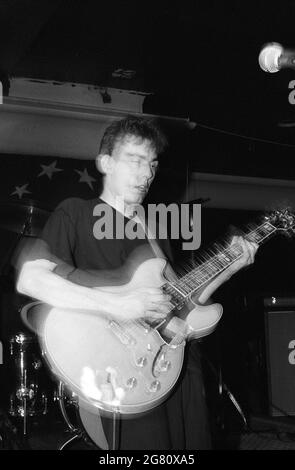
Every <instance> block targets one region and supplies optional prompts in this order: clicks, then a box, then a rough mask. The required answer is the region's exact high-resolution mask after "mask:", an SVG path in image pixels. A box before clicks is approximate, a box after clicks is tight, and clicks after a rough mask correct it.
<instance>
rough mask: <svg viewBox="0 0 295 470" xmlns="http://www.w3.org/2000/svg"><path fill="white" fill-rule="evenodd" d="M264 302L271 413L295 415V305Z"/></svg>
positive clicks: (273, 414)
mask: <svg viewBox="0 0 295 470" xmlns="http://www.w3.org/2000/svg"><path fill="white" fill-rule="evenodd" d="M264 305H265V306H266V307H267V308H266V310H265V340H266V365H267V379H268V394H269V413H270V414H271V415H272V416H286V415H295V306H294V307H293V305H292V307H291V308H290V309H287V308H283V309H282V308H278V309H276V308H275V307H276V305H273V306H272V307H270V306H267V305H266V303H264Z"/></svg>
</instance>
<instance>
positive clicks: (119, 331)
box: [109, 320, 136, 346]
mask: <svg viewBox="0 0 295 470" xmlns="http://www.w3.org/2000/svg"><path fill="white" fill-rule="evenodd" d="M109 327H110V328H111V329H112V331H113V333H114V335H115V336H117V338H118V339H119V340H120V341H121V343H122V344H124V345H125V346H135V344H136V339H135V338H134V337H133V336H131V335H130V334H129V333H128V332H127V331H126V330H125V328H123V327H122V326H121V325H119V323H117V322H116V321H114V320H110V321H109Z"/></svg>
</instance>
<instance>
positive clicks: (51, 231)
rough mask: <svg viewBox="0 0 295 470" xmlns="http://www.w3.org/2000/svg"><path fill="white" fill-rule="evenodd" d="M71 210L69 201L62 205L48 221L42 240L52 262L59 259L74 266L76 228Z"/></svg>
mask: <svg viewBox="0 0 295 470" xmlns="http://www.w3.org/2000/svg"><path fill="white" fill-rule="evenodd" d="M69 209H70V203H69V201H65V202H63V203H61V204H60V205H59V206H58V207H57V208H56V209H55V211H54V212H53V213H52V214H51V216H50V217H49V219H48V220H47V223H46V225H45V227H44V229H43V231H42V234H41V237H40V238H41V240H42V241H43V242H45V244H46V246H47V248H48V251H49V253H50V256H51V258H50V259H51V260H53V261H55V260H56V258H57V259H58V260H61V261H63V262H64V263H68V264H70V265H74V257H73V252H74V245H75V226H74V221H73V218H72V214H71V211H70V210H69Z"/></svg>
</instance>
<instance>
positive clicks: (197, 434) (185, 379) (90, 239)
mask: <svg viewBox="0 0 295 470" xmlns="http://www.w3.org/2000/svg"><path fill="white" fill-rule="evenodd" d="M102 203H103V204H104V202H103V201H102V200H100V199H99V198H96V199H93V200H88V201H87V200H82V199H77V198H70V199H67V200H65V201H63V202H62V203H61V204H60V205H59V206H58V207H57V208H56V210H55V211H54V213H53V214H52V215H51V216H50V218H49V219H48V221H47V224H46V226H45V228H44V230H43V233H42V237H41V238H42V240H43V241H44V242H46V245H47V247H48V251H47V253H44V252H43V253H42V254H41V253H39V255H38V254H37V255H36V256H37V257H46V258H48V259H50V260H52V261H54V262H56V263H57V264H59V263H61V264H62V263H65V265H66V266H69V269H71V267H72V268H76V269H80V270H99V271H101V272H102V276H101V282H100V285H103V279H104V277H105V273H107V274H109V272H113V271H114V272H116V271H118V272H119V276H118V279H119V281H118V283H120V279H121V278H122V277H121V276H122V271H121V268H122V266H124V267H125V266H127V268H128V267H130V268H131V269H130V270H128V269H126V270H125V269H124V270H123V279H124V281H125V282H126V280H128V279H126V275H127V276H129V277H130V275H132V271H133V270H134V269H135V267H136V266H137V265H138V264H139V263H140V262H142V261H143V260H145V259H148V258H151V257H155V253H154V252H153V250H152V248H151V246H150V244H149V242H148V240H147V238H145V237H144V233H143V237H142V238H140V239H135V240H130V239H128V237H126V236H125V237H124V238H123V239H116V238H113V239H102V240H98V239H97V238H96V237H95V235H94V226H95V223H96V222H97V220H98V219H99V217H98V216H95V215H94V214H93V212H94V209H95V207H96V206H97V204H102ZM111 214H112V217H113V221H114V227H115V226H116V220H115V219H116V217H118V219H117V221H118V220H121V219H122V218H123V225H124V226H126V224H127V223H130V220H129V219H127V218H125V217H123V216H122V215H121V214H119V213H117V212H116V211H115V210H114V209H112V208H111ZM121 221H122V220H121ZM137 233H139V232H137ZM159 244H160V245H161V249H162V250H163V252H165V253H166V256H167V257H168V258H170V259H171V251H170V247H169V243H168V241H166V240H160V241H159ZM41 251H42V250H41ZM128 271H129V272H128ZM126 272H127V274H126ZM106 284H107V282H106ZM196 346H197V345H196V341H192V342H191V343H189V344H188V345H187V346H186V356H185V363H184V366H183V369H182V373H181V376H180V379H179V380H178V383H177V385H176V386H175V388H174V390H173V392H172V393H171V394H170V396H169V397H168V399H167V400H166V401H165V402H164V403H163V404H162V405H160V406H158V407H156V408H154V409H152V410H151V411H149V412H147V413H145V414H144V415H143V416H140V417H137V418H132V419H130V418H128V419H126V420H124V419H123V420H122V421H121V423H120V438H119V442H120V446H119V448H120V449H122V450H128V449H129V450H135V449H149V450H155V449H158V450H160V449H162V450H164V449H167V450H169V449H195V450H198V449H206V448H210V437H209V429H208V422H207V414H206V413H207V411H206V404H205V395H204V387H203V381H202V372H201V367H200V360H199V356H198V348H197V347H196ZM103 425H104V429H105V433H106V436H107V438H108V440H109V442H111V436H112V421H111V420H110V419H106V418H103Z"/></svg>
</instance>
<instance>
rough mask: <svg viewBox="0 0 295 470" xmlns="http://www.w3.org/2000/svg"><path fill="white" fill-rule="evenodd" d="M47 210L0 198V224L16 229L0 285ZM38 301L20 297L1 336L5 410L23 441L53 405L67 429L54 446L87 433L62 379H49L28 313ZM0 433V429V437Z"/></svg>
mask: <svg viewBox="0 0 295 470" xmlns="http://www.w3.org/2000/svg"><path fill="white" fill-rule="evenodd" d="M49 213H50V210H49V209H48V208H45V207H44V206H43V207H41V206H40V204H39V203H37V202H36V201H33V200H24V201H20V202H11V201H0V216H1V218H0V220H1V222H0V228H3V229H4V230H8V231H9V232H14V233H16V234H17V236H16V240H14V242H13V243H12V246H10V248H9V249H8V250H7V253H6V257H5V259H4V260H3V261H2V263H1V266H0V287H1V284H2V285H3V283H5V282H6V278H7V276H8V272H9V269H10V267H11V265H12V264H13V259H16V258H17V257H18V255H19V254H20V252H21V250H22V248H23V246H24V245H25V244H26V243H28V244H29V245H30V242H32V241H34V238H36V237H38V235H40V232H41V230H42V228H43V226H44V224H45V222H46V220H47V218H48V216H49ZM39 304H40V302H38V301H31V302H29V303H28V302H26V303H25V304H24V305H22V306H21V307H20V308H19V312H18V313H19V315H20V317H21V319H22V321H23V324H24V327H23V328H22V329H21V330H20V331H16V332H15V333H14V334H13V335H11V336H10V337H9V339H8V341H6V343H7V350H8V351H7V354H6V357H5V355H4V358H5V361H6V364H5V371H6V374H7V376H6V377H4V381H5V382H8V386H6V388H8V391H7V394H8V397H5V401H6V403H7V414H8V415H9V416H10V417H11V419H12V420H14V421H15V422H16V427H17V428H18V432H19V434H20V435H21V437H22V438H23V439H24V440H28V439H29V437H30V429H31V427H30V420H33V421H34V422H36V421H38V420H41V419H42V418H41V417H42V416H45V415H48V414H50V412H51V411H52V408H56V407H57V408H58V409H59V412H60V413H61V416H62V418H63V420H64V422H65V424H66V427H67V431H69V432H70V437H69V438H67V439H66V441H65V442H63V444H62V445H60V446H59V449H60V450H62V449H64V448H65V446H67V445H68V444H70V443H71V442H73V441H74V440H75V439H85V440H86V441H87V436H86V434H85V431H84V429H83V426H82V423H81V420H80V419H79V413H78V408H79V407H78V399H77V397H76V396H75V395H74V394H73V393H71V392H70V391H69V390H68V389H67V387H66V386H65V384H64V383H63V382H61V381H57V380H55V377H53V375H52V373H51V371H50V369H49V367H48V366H47V363H46V361H45V358H44V353H43V351H42V348H41V346H40V344H39V341H38V332H37V331H36V329H35V325H34V319H35V317H34V313H35V314H36V312H35V310H36V307H37V306H38V305H39ZM0 324H1V323H0ZM0 333H1V331H0ZM1 334H2V333H1ZM1 344H2V343H1ZM73 422H74V423H77V425H75V424H73ZM1 438H2V436H1V433H0V441H1ZM0 447H1V445H0Z"/></svg>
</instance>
